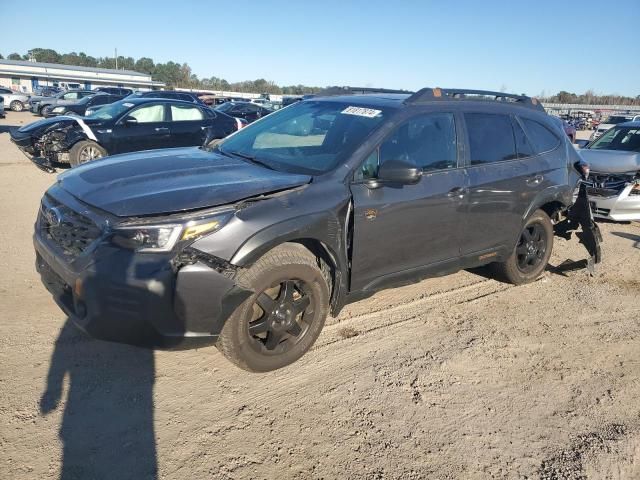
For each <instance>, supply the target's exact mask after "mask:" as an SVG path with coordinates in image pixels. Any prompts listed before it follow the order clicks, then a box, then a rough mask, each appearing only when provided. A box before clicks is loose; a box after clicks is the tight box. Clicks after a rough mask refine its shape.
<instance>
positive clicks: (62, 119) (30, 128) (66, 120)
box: [18, 115, 103, 133]
mask: <svg viewBox="0 0 640 480" xmlns="http://www.w3.org/2000/svg"><path fill="white" fill-rule="evenodd" d="M82 120H83V121H84V123H86V124H87V125H90V126H94V125H96V126H97V125H100V124H101V123H103V121H102V120H98V119H88V118H83V119H82ZM71 123H77V120H76V117H71V116H66V115H60V116H57V117H50V118H45V119H43V120H38V121H37V122H33V123H29V124H28V125H25V126H23V127H20V128H19V129H18V132H20V133H37V132H38V131H42V130H45V129H47V128H49V127H53V126H56V125H55V124H59V125H57V126H60V127H63V126H65V125H69V124H71Z"/></svg>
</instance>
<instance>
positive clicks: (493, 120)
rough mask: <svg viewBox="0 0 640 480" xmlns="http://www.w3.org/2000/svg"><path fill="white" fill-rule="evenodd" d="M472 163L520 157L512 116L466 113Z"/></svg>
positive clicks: (477, 163) (478, 163)
mask: <svg viewBox="0 0 640 480" xmlns="http://www.w3.org/2000/svg"><path fill="white" fill-rule="evenodd" d="M464 119H465V123H466V124H467V131H468V134H469V148H470V152H469V156H470V157H471V165H483V164H485V163H494V162H504V161H507V160H514V159H516V158H518V155H517V153H516V145H515V142H514V139H513V128H512V127H511V118H509V116H508V115H499V114H493V113H465V114H464Z"/></svg>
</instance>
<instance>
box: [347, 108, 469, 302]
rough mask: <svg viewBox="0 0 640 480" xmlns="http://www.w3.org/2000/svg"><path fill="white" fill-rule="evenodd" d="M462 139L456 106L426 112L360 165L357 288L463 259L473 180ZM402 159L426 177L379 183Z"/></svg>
mask: <svg viewBox="0 0 640 480" xmlns="http://www.w3.org/2000/svg"><path fill="white" fill-rule="evenodd" d="M458 145H459V137H458V131H457V129H456V122H455V117H454V115H453V114H452V113H449V112H442V113H424V114H420V115H418V116H415V117H412V118H411V119H409V120H407V121H405V122H404V123H403V124H401V125H400V126H399V127H398V128H397V129H396V130H395V131H394V132H393V133H391V135H390V136H389V137H387V139H386V140H385V141H383V142H382V144H381V145H380V146H379V147H378V148H376V150H375V151H374V152H372V153H371V154H370V155H369V157H368V159H367V160H366V161H365V162H364V163H363V165H362V166H361V167H360V169H359V170H358V171H357V172H356V175H355V177H354V181H353V183H352V185H351V192H352V196H353V204H354V227H353V231H354V236H353V252H352V278H351V286H352V289H354V290H360V289H365V288H372V287H373V286H374V285H375V284H377V283H379V282H381V281H382V282H384V279H385V277H386V278H393V277H397V276H401V275H402V274H403V272H408V273H410V272H411V271H412V270H416V269H418V270H419V269H422V268H423V267H425V266H428V265H431V266H435V267H436V268H438V267H439V266H445V265H450V266H451V267H452V268H453V266H455V265H457V262H458V257H459V231H460V226H461V222H462V220H463V214H464V212H463V209H462V207H463V197H464V195H463V193H464V189H465V187H466V182H467V180H466V174H465V171H464V168H462V163H459V161H458V158H459V155H458ZM400 159H402V160H406V161H410V162H413V163H414V164H416V165H418V166H420V167H421V168H422V170H423V176H422V178H421V180H420V182H419V183H417V184H415V185H403V186H400V185H390V184H389V185H385V184H382V185H378V186H375V183H372V180H374V181H375V179H376V177H377V171H378V168H379V166H380V165H382V164H383V163H384V162H386V161H389V160H400Z"/></svg>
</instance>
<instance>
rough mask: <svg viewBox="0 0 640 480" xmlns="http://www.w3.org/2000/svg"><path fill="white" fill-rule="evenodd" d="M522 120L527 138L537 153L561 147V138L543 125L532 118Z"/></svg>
mask: <svg viewBox="0 0 640 480" xmlns="http://www.w3.org/2000/svg"><path fill="white" fill-rule="evenodd" d="M520 120H521V121H522V125H523V126H524V129H525V130H526V132H527V136H528V137H529V138H530V139H531V141H532V142H533V145H534V147H535V149H536V153H544V152H548V151H550V150H553V149H555V148H556V147H557V146H558V145H560V138H559V137H558V136H557V135H556V134H555V133H554V132H552V131H551V130H550V129H549V128H547V127H546V126H545V125H543V124H542V123H540V122H538V121H536V120H531V119H530V118H521V119H520Z"/></svg>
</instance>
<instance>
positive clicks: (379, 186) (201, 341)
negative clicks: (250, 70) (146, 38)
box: [34, 88, 599, 371]
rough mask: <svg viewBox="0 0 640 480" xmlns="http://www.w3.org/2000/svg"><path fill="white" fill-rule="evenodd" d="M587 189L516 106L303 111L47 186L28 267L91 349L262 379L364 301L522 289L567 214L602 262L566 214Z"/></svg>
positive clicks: (304, 105) (319, 101)
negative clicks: (216, 355) (478, 273)
mask: <svg viewBox="0 0 640 480" xmlns="http://www.w3.org/2000/svg"><path fill="white" fill-rule="evenodd" d="M578 168H579V169H580V170H579V169H578ZM582 171H584V169H583V166H582V164H581V161H580V157H579V156H578V154H577V153H576V151H575V149H574V148H573V147H572V145H571V144H570V143H569V142H568V140H567V137H566V135H564V133H562V131H561V130H560V128H559V127H557V126H556V124H555V123H554V122H553V121H552V120H551V119H550V118H549V116H548V115H547V114H546V113H545V112H544V109H543V108H542V106H541V105H540V103H539V102H537V101H536V100H535V99H531V98H528V97H524V96H516V95H508V94H504V93H497V92H479V91H473V90H471V91H466V90H442V89H431V88H428V89H422V90H420V91H419V92H417V93H414V94H413V95H407V94H403V95H399V94H375V95H342V96H335V97H331V96H328V97H315V98H312V99H309V100H304V101H301V102H299V103H297V104H295V105H292V106H290V107H288V108H285V109H282V110H280V111H278V112H275V113H273V114H271V115H269V116H267V117H266V118H264V119H262V120H261V121H259V122H256V123H255V124H254V125H250V126H248V127H246V128H244V129H242V130H240V131H238V132H236V133H235V134H234V135H231V136H229V137H227V138H226V139H224V140H222V142H220V143H218V144H216V145H215V146H212V147H210V148H200V149H198V148H182V149H175V148H174V149H170V150H160V151H155V152H151V151H147V152H138V153H135V154H130V155H118V156H117V157H116V158H113V159H109V158H105V159H102V160H100V161H99V162H95V163H93V164H92V163H89V164H87V165H83V166H80V167H79V168H75V169H72V170H70V171H68V172H66V173H64V174H62V175H60V176H59V177H58V182H57V183H56V184H55V185H53V186H52V187H51V188H49V190H48V191H47V192H46V194H45V196H44V198H43V199H42V205H41V209H40V213H39V216H38V219H37V223H36V227H35V228H36V230H35V236H34V244H35V248H36V265H37V268H38V270H39V272H40V274H41V275H42V280H43V283H44V284H45V286H47V288H48V289H49V290H50V292H51V293H52V294H53V296H54V297H55V299H56V301H57V302H58V304H59V305H60V306H61V307H62V309H63V310H64V311H65V312H66V313H67V315H68V316H69V317H70V318H71V319H73V320H74V322H75V323H76V324H78V325H79V326H80V327H81V328H82V329H84V330H85V331H87V332H88V333H90V334H91V335H93V336H95V337H98V338H103V339H108V340H113V341H119V342H127V343H134V344H152V345H153V344H160V345H163V346H165V347H178V346H179V347H185V346H202V345H205V344H211V343H215V344H216V345H217V347H218V348H219V349H220V350H221V352H222V353H223V354H224V355H225V356H226V357H227V358H228V359H229V360H231V361H232V362H234V363H235V364H236V365H238V366H240V367H242V368H244V369H247V370H251V371H268V370H273V369H276V368H280V367H283V366H285V365H287V364H290V363H292V362H294V361H295V360H296V359H298V358H299V357H301V356H302V355H303V354H304V353H305V352H306V351H307V350H309V348H310V347H311V346H312V344H313V343H314V341H315V340H316V338H317V337H318V335H319V334H320V331H321V330H322V327H323V325H324V322H325V318H326V316H327V315H329V314H331V315H337V314H338V313H339V312H340V310H341V308H342V307H343V306H344V305H345V304H347V303H349V302H353V301H355V300H358V299H362V298H364V297H367V296H370V295H372V294H373V293H374V292H375V291H377V290H381V289H384V288H388V287H391V286H394V285H398V284H403V283H407V282H415V281H418V280H420V279H423V278H426V277H430V276H439V275H443V274H448V273H453V272H456V271H458V270H460V269H467V268H471V267H477V266H480V265H486V264H489V263H493V264H494V266H495V270H496V272H497V274H498V275H500V276H502V277H503V278H505V279H507V280H508V281H510V282H512V283H514V284H523V283H528V282H532V281H534V280H536V278H538V277H539V276H540V275H541V274H542V272H543V271H544V270H545V268H546V266H547V262H548V260H549V257H550V255H551V251H552V247H553V239H554V223H555V224H556V225H555V226H556V227H557V228H559V226H560V225H565V226H567V223H566V222H567V221H566V220H565V221H561V219H562V218H563V215H564V214H565V213H566V212H569V214H570V220H571V221H576V219H578V220H580V222H581V226H582V227H583V231H584V232H585V233H586V232H591V233H593V238H592V241H593V242H594V243H593V244H592V246H593V245H597V235H596V233H597V227H594V226H593V222H592V221H591V220H590V212H589V204H588V199H586V197H585V195H586V194H584V192H585V191H586V188H585V187H584V186H581V187H580V195H579V196H578V201H576V203H575V204H574V205H573V193H574V190H575V188H576V184H577V183H578V182H579V180H580V174H581V172H582ZM572 228H573V227H572ZM585 228H586V230H585ZM564 230H565V231H566V230H569V227H567V228H566V229H564ZM594 232H595V233H594ZM581 238H582V237H581ZM590 252H592V253H593V249H592V250H590ZM598 260H599V258H598V257H596V262H597V261H598Z"/></svg>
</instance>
